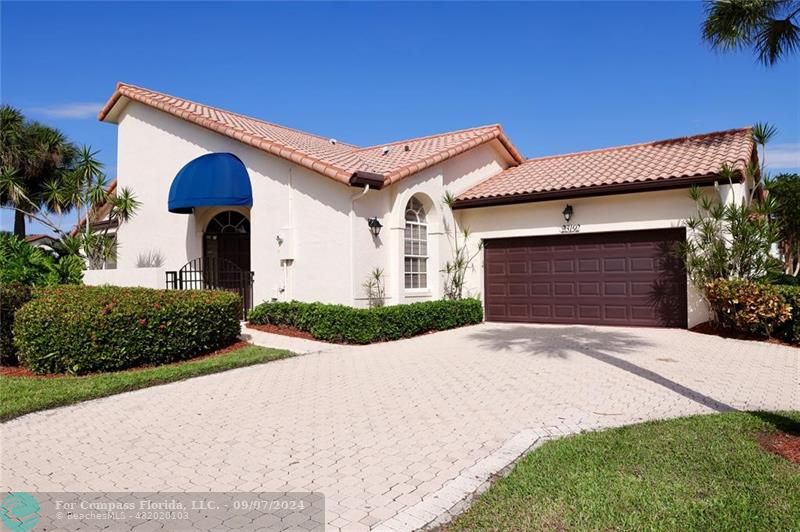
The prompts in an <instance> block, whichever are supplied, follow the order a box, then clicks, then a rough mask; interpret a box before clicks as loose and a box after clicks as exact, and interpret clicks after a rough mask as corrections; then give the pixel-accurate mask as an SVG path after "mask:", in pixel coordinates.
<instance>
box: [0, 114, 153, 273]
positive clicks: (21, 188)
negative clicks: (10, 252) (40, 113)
mask: <svg viewBox="0 0 800 532" xmlns="http://www.w3.org/2000/svg"><path fill="white" fill-rule="evenodd" d="M0 140H2V151H1V152H0V201H2V205H3V206H4V207H10V208H12V209H14V212H15V216H14V233H15V234H16V235H17V236H19V237H24V236H25V219H26V217H27V218H31V219H34V220H37V221H39V222H41V223H42V224H44V225H46V226H47V227H49V228H50V229H51V230H52V231H53V232H55V233H56V234H57V235H59V237H60V243H59V244H58V245H57V246H56V247H57V249H58V250H59V253H63V254H77V255H82V256H83V257H84V258H86V260H87V261H88V262H89V266H90V267H101V266H102V264H104V263H105V262H106V261H108V260H109V259H111V258H113V257H115V256H116V247H117V239H116V234H109V228H110V227H112V226H118V225H119V224H121V223H124V222H127V221H128V220H130V218H131V217H132V216H133V215H134V214H135V212H136V210H137V208H138V206H139V202H138V201H137V200H136V198H135V196H134V195H133V193H132V192H131V191H130V190H129V189H127V188H123V189H121V190H119V191H116V190H111V189H110V188H109V186H108V183H107V181H106V177H105V174H104V173H103V164H102V163H101V162H100V161H99V160H98V159H97V154H98V152H96V151H92V149H91V147H89V146H83V147H81V148H80V149H78V148H76V147H75V146H74V145H73V144H72V143H70V142H69V141H68V140H67V139H66V137H65V136H64V135H63V134H62V133H61V132H60V131H58V130H57V129H53V128H50V127H47V126H45V125H42V124H39V123H37V122H28V121H26V120H25V118H24V116H23V115H22V113H21V112H20V111H18V110H17V109H14V108H13V107H10V106H8V105H4V106H2V107H0ZM72 209H75V211H76V214H77V223H76V227H80V226H83V227H82V230H81V231H79V232H76V234H74V235H68V234H67V233H66V232H65V231H64V230H63V229H61V228H60V227H59V225H58V224H57V223H56V222H55V221H53V220H52V219H51V218H50V215H52V214H64V213H68V212H70V211H71V210H72ZM99 219H105V220H106V221H108V222H109V223H107V224H105V227H104V228H103V229H102V230H100V231H95V230H94V229H93V228H92V223H93V221H98V220H99Z"/></svg>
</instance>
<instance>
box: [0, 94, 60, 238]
mask: <svg viewBox="0 0 800 532" xmlns="http://www.w3.org/2000/svg"><path fill="white" fill-rule="evenodd" d="M0 121H1V122H2V126H0V138H1V140H2V147H1V149H0V166H1V167H2V170H1V171H0V202H2V205H3V206H4V207H10V208H13V209H14V234H15V235H17V236H19V237H24V236H25V219H26V217H31V218H35V219H37V220H39V221H42V222H44V223H45V224H47V225H48V226H51V227H52V228H53V229H55V230H56V231H58V232H61V231H60V230H59V229H58V227H57V225H56V224H54V223H53V222H51V221H50V220H49V219H48V218H47V215H46V213H44V212H42V211H43V208H44V209H45V210H46V211H47V212H55V213H61V212H63V211H67V210H69V208H70V203H69V201H68V199H67V198H66V195H65V193H64V189H65V183H66V178H67V175H68V173H69V172H70V170H71V166H72V164H73V160H74V158H75V154H76V149H75V146H73V145H72V143H70V142H69V141H68V140H67V138H66V137H65V136H64V134H63V133H61V132H60V131H59V130H57V129H54V128H51V127H48V126H45V125H43V124H40V123H38V122H28V121H26V120H25V118H24V116H23V115H22V113H21V112H20V111H19V110H17V109H14V108H13V107H10V106H7V105H4V106H2V107H0Z"/></svg>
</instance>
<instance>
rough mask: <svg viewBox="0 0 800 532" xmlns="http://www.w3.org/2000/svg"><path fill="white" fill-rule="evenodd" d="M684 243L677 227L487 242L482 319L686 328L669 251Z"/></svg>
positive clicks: (680, 276)
mask: <svg viewBox="0 0 800 532" xmlns="http://www.w3.org/2000/svg"><path fill="white" fill-rule="evenodd" d="M684 238H685V230H683V229H674V230H653V231H631V232H623V233H603V234H582V235H558V236H547V237H530V238H514V239H499V240H489V241H487V242H486V250H485V264H486V266H485V275H486V282H485V287H486V300H487V301H486V314H487V315H486V319H487V320H496V321H515V322H519V321H527V322H543V323H587V324H597V325H603V324H607V325H647V326H672V327H675V326H678V327H685V326H686V274H685V271H684V270H683V266H682V263H681V261H680V260H678V259H677V255H675V252H674V250H675V244H676V243H677V242H679V241H681V240H683V239H684ZM676 302H677V303H676Z"/></svg>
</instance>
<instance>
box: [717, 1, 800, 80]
mask: <svg viewBox="0 0 800 532" xmlns="http://www.w3.org/2000/svg"><path fill="white" fill-rule="evenodd" d="M798 15H800V1H798V0H710V1H708V2H707V3H706V20H705V22H704V23H703V39H705V40H706V41H708V42H709V43H711V46H712V47H714V48H717V49H721V50H733V49H740V48H748V47H753V48H754V49H755V52H756V54H757V56H758V60H759V61H760V62H762V63H763V64H765V65H770V66H771V65H774V64H775V63H777V62H778V60H780V59H782V58H783V57H785V56H787V55H790V54H792V53H794V52H796V51H797V50H798V48H800V28H798V26H797V24H796V22H797V17H798Z"/></svg>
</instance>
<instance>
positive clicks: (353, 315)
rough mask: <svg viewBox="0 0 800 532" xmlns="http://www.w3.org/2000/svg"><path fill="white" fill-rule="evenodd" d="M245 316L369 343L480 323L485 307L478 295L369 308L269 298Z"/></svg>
mask: <svg viewBox="0 0 800 532" xmlns="http://www.w3.org/2000/svg"><path fill="white" fill-rule="evenodd" d="M247 319H248V321H250V322H251V323H253V324H257V325H264V324H270V325H278V326H289V327H293V328H296V329H299V330H301V331H306V332H309V333H311V335H312V336H313V337H314V338H316V339H318V340H324V341H328V342H340V343H349V344H369V343H373V342H382V341H386V340H397V339H400V338H409V337H412V336H417V335H420V334H424V333H426V332H430V331H442V330H445V329H452V328H455V327H461V326H463V325H469V324H473V323H480V322H481V321H483V307H482V305H481V302H480V301H478V300H477V299H462V300H457V301H452V300H451V301H448V300H445V301H425V302H421V303H412V304H409V305H391V306H386V307H377V308H371V309H361V308H353V307H348V306H345V305H328V304H324V303H303V302H300V301H291V302H288V303H282V302H270V303H262V304H260V305H258V306H256V307H255V308H254V309H253V310H251V311H250V313H249V314H248V316H247Z"/></svg>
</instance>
